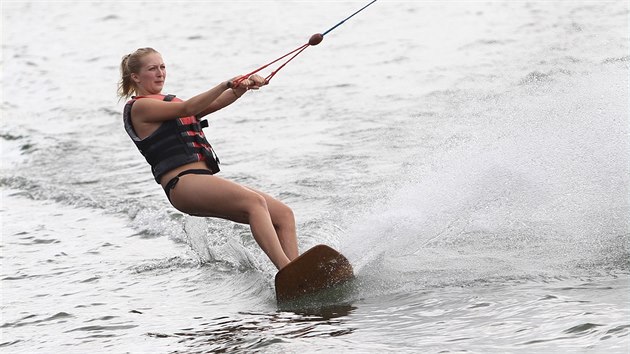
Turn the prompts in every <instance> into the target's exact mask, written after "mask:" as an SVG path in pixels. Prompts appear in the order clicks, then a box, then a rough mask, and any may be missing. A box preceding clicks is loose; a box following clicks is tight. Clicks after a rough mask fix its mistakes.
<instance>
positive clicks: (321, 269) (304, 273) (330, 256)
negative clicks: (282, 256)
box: [276, 245, 354, 302]
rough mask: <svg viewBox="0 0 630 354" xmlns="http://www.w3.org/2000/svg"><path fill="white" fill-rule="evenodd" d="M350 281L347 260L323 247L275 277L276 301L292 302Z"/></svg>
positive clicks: (283, 269)
mask: <svg viewBox="0 0 630 354" xmlns="http://www.w3.org/2000/svg"><path fill="white" fill-rule="evenodd" d="M352 278H354V271H353V269H352V265H351V264H350V262H348V259H347V258H346V257H344V256H343V255H342V254H341V253H339V252H337V251H335V250H334V249H332V248H330V247H328V246H326V245H317V246H315V247H313V248H311V249H309V250H308V251H306V252H304V253H303V254H301V255H300V256H299V257H298V258H296V259H294V260H293V261H292V262H291V263H289V264H287V265H286V266H285V267H284V268H282V269H281V270H280V271H279V272H278V273H277V274H276V300H277V301H278V302H283V301H290V300H295V299H298V298H300V297H302V296H305V295H309V294H313V293H316V292H318V291H321V290H325V289H328V288H331V287H334V286H336V285H339V284H341V283H344V282H346V281H348V280H350V279H352Z"/></svg>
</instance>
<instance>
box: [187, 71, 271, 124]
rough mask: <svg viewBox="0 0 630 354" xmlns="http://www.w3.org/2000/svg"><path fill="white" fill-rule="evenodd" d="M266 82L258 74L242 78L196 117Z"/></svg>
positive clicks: (234, 99)
mask: <svg viewBox="0 0 630 354" xmlns="http://www.w3.org/2000/svg"><path fill="white" fill-rule="evenodd" d="M267 84H268V82H267V80H265V78H263V77H262V76H260V75H256V74H254V75H252V76H250V77H249V78H248V79H247V80H243V82H241V83H240V84H239V85H238V86H237V87H233V88H231V89H230V90H226V91H225V92H223V93H222V94H221V96H219V97H218V98H217V99H216V100H214V101H213V102H212V103H211V104H210V105H209V106H208V107H206V108H205V109H204V110H203V111H201V112H200V113H198V114H197V118H201V117H203V116H206V115H208V114H210V113H212V112H216V111H218V110H220V109H221V108H224V107H226V106H229V105H231V104H232V103H234V102H235V101H236V100H237V99H239V98H240V97H241V96H243V95H244V94H245V92H247V90H258V89H259V88H261V87H263V86H265V85H267Z"/></svg>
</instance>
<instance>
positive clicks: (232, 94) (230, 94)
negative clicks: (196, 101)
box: [197, 87, 247, 118]
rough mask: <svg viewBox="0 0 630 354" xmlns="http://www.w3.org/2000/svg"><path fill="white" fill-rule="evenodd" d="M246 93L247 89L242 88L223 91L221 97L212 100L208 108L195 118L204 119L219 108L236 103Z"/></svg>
mask: <svg viewBox="0 0 630 354" xmlns="http://www.w3.org/2000/svg"><path fill="white" fill-rule="evenodd" d="M245 92H247V89H246V88H245V89H243V88H240V87H239V88H236V89H234V88H232V89H229V90H226V91H224V92H223V93H222V94H221V96H219V97H218V98H217V99H216V100H214V101H213V102H212V103H211V104H210V105H209V106H208V107H206V108H205V109H204V110H203V111H201V112H199V113H198V114H197V118H201V117H204V116H206V115H208V114H210V113H213V112H216V111H218V110H220V109H221V108H224V107H227V106H229V105H231V104H232V103H234V102H236V100H237V99H239V98H240V97H241V96H243V95H244V94H245Z"/></svg>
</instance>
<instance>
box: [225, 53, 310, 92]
mask: <svg viewBox="0 0 630 354" xmlns="http://www.w3.org/2000/svg"><path fill="white" fill-rule="evenodd" d="M309 45H310V44H308V43H306V44H303V45H301V46H299V47H297V48H296V49H294V50H292V51H290V52H288V53H287V54H285V55H283V56H281V57H280V58H278V59H276V60H274V61H272V62H269V63H267V64H265V65H263V66H261V67H260V68H258V69H256V70H254V71H252V72H250V73H248V74H245V75H243V76H241V77H239V78H238V79H236V80H234V81H233V82H232V84H233V86H234V87H236V86H238V85H239V84H240V83H241V82H243V80H245V79H247V78H249V77H250V76H252V75H254V74H255V73H257V72H259V71H261V70H262V69H264V68H266V67H268V66H269V65H271V64H273V63H275V62H277V61H279V60H282V59H284V58H286V57H288V56H289V55H291V54H293V53H295V52H297V53H295V54H294V55H293V56H292V57H291V58H289V59H288V60H287V61H286V62H284V64H282V65H280V67H278V69H276V70H274V71H273V72H272V73H271V74H269V76H267V77H266V78H265V80H266V81H267V83H269V80H271V78H272V77H273V76H274V75H276V73H277V72H278V71H280V69H282V68H283V67H284V66H285V65H287V64H288V63H289V62H290V61H291V60H293V58H295V57H297V56H298V54H300V53H302V52H303V51H304V49H306V48H307V47H308V46H309Z"/></svg>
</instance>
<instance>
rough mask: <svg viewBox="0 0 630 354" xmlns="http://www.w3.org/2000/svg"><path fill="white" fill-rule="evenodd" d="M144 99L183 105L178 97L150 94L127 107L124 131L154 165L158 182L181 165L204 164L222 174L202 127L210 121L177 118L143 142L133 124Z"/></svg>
mask: <svg viewBox="0 0 630 354" xmlns="http://www.w3.org/2000/svg"><path fill="white" fill-rule="evenodd" d="M141 98H153V99H162V100H163V101H168V102H183V101H182V100H180V99H179V98H176V97H175V95H166V96H164V95H150V96H137V97H132V99H131V100H129V102H127V103H126V104H125V108H124V111H123V121H124V123H125V130H126V131H127V134H129V137H130V138H131V140H133V142H134V144H136V147H137V148H138V150H140V153H142V155H143V156H144V158H145V159H146V160H147V162H148V163H149V165H151V172H153V176H154V177H155V181H156V182H157V183H160V179H161V178H162V175H164V174H165V173H166V172H168V171H170V170H172V169H174V168H177V167H179V166H182V165H185V164H188V163H191V162H197V161H205V162H206V165H207V166H208V169H210V171H211V172H212V173H213V174H214V173H217V172H219V163H220V162H219V158H218V157H217V155H216V154H215V153H214V150H213V149H212V146H210V143H208V140H206V137H205V135H204V134H203V130H202V128H205V127H207V126H208V121H207V120H205V119H204V120H202V121H199V120H198V119H197V117H195V116H189V117H182V118H174V119H171V120H167V121H164V122H162V124H161V125H160V127H159V128H158V129H157V130H156V131H154V132H153V133H151V135H149V136H147V137H146V138H144V139H140V138H139V137H138V135H137V134H136V131H135V130H134V128H133V124H132V123H131V107H132V106H133V104H134V102H136V101H137V100H139V99H141Z"/></svg>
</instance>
